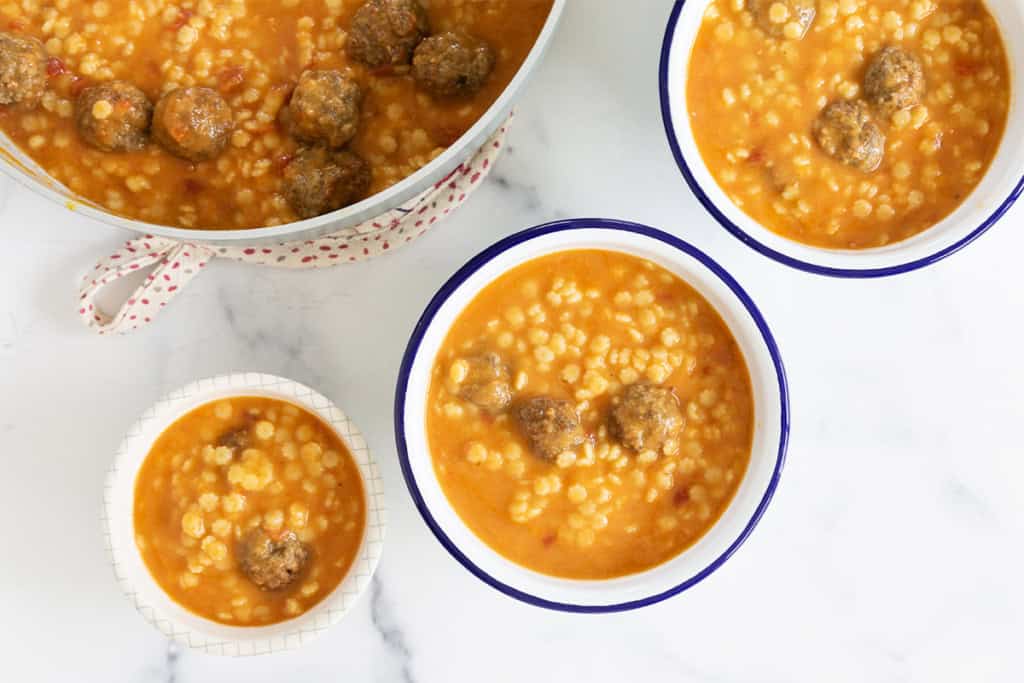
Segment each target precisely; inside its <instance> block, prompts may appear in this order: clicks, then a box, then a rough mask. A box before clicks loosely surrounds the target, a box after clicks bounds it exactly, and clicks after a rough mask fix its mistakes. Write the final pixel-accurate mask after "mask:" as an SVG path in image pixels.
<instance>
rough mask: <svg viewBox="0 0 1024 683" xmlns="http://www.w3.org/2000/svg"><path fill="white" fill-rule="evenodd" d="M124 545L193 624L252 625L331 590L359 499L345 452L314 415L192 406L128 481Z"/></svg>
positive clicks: (257, 404)
mask: <svg viewBox="0 0 1024 683" xmlns="http://www.w3.org/2000/svg"><path fill="white" fill-rule="evenodd" d="M134 505H135V513H134V523H135V543H136V545H137V546H138V549H139V552H140V553H141V554H142V558H143V560H144V561H145V563H146V566H147V568H148V569H149V571H150V573H151V574H152V576H153V578H154V579H156V581H157V583H158V584H159V585H160V586H161V587H162V588H163V589H164V591H166V592H167V594H168V595H169V596H170V597H171V598H172V599H173V600H174V601H175V602H177V603H179V604H181V605H182V606H184V607H185V608H187V609H189V610H190V611H192V612H194V613H195V614H198V615H199V616H201V617H205V618H207V619H211V620H213V621H218V622H221V623H225V624H232V625H235V626H258V625H266V624H272V623H275V622H278V621H283V620H286V619H291V618H293V617H295V616H298V615H299V614H302V613H303V612H305V611H307V610H308V609H310V608H311V607H313V606H314V605H316V604H317V603H318V602H320V600H322V599H323V598H324V597H325V596H326V595H328V594H329V593H330V592H331V591H333V590H334V588H335V587H336V586H337V585H338V584H339V583H340V582H341V580H342V579H343V578H344V577H345V575H346V574H347V573H348V570H349V567H350V566H351V565H352V562H353V561H354V560H355V556H356V553H357V551H358V549H359V546H360V543H361V542H362V537H363V531H364V527H365V518H366V503H365V496H364V493H363V486H362V479H361V477H360V475H359V470H358V468H357V466H356V464H355V461H354V460H353V459H352V456H351V455H350V454H349V452H348V449H347V448H346V447H345V444H344V443H343V442H342V441H341V439H340V438H338V436H337V434H335V433H334V431H333V430H332V429H330V428H329V427H328V426H327V425H325V424H324V423H323V422H322V421H321V420H320V419H319V418H318V417H316V416H315V415H313V414H312V413H310V412H308V411H306V410H305V409H303V408H300V407H299V406H296V405H293V404H291V403H287V402H285V401H280V400H277V399H272V398H264V397H234V398H227V399H223V400H220V401H217V402H215V403H209V404H206V405H204V406H201V407H199V408H196V409H195V410H194V411H192V412H191V413H189V414H187V415H185V416H184V417H182V418H180V419H179V420H178V421H177V422H175V423H174V424H172V425H171V426H170V427H168V428H167V430H166V431H164V433H163V434H161V436H160V438H159V439H158V440H157V441H156V443H155V444H154V445H153V447H152V449H151V450H150V453H149V455H148V456H147V457H146V460H145V461H144V462H143V464H142V467H141V469H140V470H139V474H138V477H137V479H136V482H135V503H134Z"/></svg>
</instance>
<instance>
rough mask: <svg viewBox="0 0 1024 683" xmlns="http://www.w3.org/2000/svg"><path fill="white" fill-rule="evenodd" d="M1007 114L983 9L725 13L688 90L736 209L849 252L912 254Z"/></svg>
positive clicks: (694, 121) (759, 8)
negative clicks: (898, 247) (892, 248)
mask: <svg viewBox="0 0 1024 683" xmlns="http://www.w3.org/2000/svg"><path fill="white" fill-rule="evenodd" d="M1009 101H1010V75H1009V71H1008V66H1007V59H1006V54H1005V50H1004V47H1003V40H1002V37H1001V35H1000V32H999V28H998V26H997V25H996V22H995V20H994V19H993V17H992V15H991V14H989V12H988V10H987V9H986V8H985V5H984V3H982V2H980V1H979V0H871V1H870V2H869V1H867V0H819V2H817V3H816V5H815V3H814V2H808V1H807V0H756V1H754V0H748V1H747V2H745V1H744V0H714V1H713V2H711V3H709V4H708V7H707V10H706V11H705V13H704V18H703V25H702V26H701V28H700V30H699V33H698V35H697V39H696V42H695V44H694V47H693V51H692V54H691V57H690V66H689V79H688V88H687V108H688V112H689V117H690V123H691V127H692V130H693V133H694V137H695V139H696V142H697V146H698V147H699V149H700V153H701V156H702V157H703V159H704V161H705V163H706V164H707V167H708V169H709V171H710V172H711V174H712V175H713V176H714V178H715V180H716V181H717V183H718V184H719V186H720V187H721V188H722V190H723V191H724V192H725V194H726V195H728V197H729V198H730V199H731V200H732V202H733V203H734V204H736V206H738V207H739V208H740V209H742V210H743V211H744V212H746V213H747V214H748V215H749V216H750V217H751V218H753V219H754V220H756V221H757V222H759V223H760V224H762V225H763V226H765V227H766V228H768V229H770V230H772V231H774V232H776V233H778V234H780V235H782V236H783V237H787V238H789V239H792V240H795V241H798V242H803V243H806V244H810V245H814V246H819V247H827V248H837V249H865V248H871V247H880V246H884V245H887V244H891V243H894V242H899V241H901V240H904V239H907V238H909V237H911V236H913V235H916V234H918V233H920V232H922V231H924V230H926V229H928V228H930V227H932V226H933V225H935V224H936V223H938V222H939V221H940V220H942V219H943V218H945V217H946V216H947V215H949V214H950V213H951V212H952V211H953V210H954V209H956V208H957V207H958V206H959V205H960V204H961V203H962V202H963V201H964V200H965V199H966V198H967V197H968V195H969V194H970V193H971V191H972V190H973V189H974V188H975V187H976V186H977V184H978V183H979V182H980V180H981V178H982V177H983V176H984V174H985V171H986V169H987V168H988V166H989V164H990V163H991V162H992V159H993V157H994V156H995V154H996V151H997V149H998V147H999V144H1000V141H1001V139H1002V136H1003V131H1004V129H1005V127H1006V118H1007V112H1008V108H1009Z"/></svg>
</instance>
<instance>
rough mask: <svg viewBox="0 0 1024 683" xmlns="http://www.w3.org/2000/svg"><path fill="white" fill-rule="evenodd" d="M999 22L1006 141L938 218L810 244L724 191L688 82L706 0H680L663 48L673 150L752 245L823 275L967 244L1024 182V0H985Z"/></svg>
mask: <svg viewBox="0 0 1024 683" xmlns="http://www.w3.org/2000/svg"><path fill="white" fill-rule="evenodd" d="M986 5H987V6H988V8H989V11H991V12H992V14H993V16H994V17H995V19H996V22H997V23H998V24H999V26H1000V28H1001V30H1002V33H1003V37H1004V41H1003V42H1004V45H1005V46H1006V50H1007V58H1008V60H1009V64H1010V80H1011V95H1010V98H1011V99H1010V112H1009V119H1008V121H1007V127H1006V131H1005V133H1004V134H1003V143H1002V144H1001V145H1000V148H999V151H998V152H997V154H996V157H995V159H993V161H992V165H991V166H990V167H989V169H988V171H987V172H986V174H985V177H984V178H983V179H982V181H981V183H979V185H978V186H977V187H976V188H975V189H974V192H972V193H971V195H970V196H969V197H968V198H967V200H966V201H965V202H964V203H963V204H961V205H960V207H959V208H957V209H956V210H955V211H954V212H953V213H951V214H950V215H949V216H947V217H946V218H945V219H943V220H942V221H940V222H939V223H938V224H936V225H935V226H933V227H931V228H930V229H928V230H925V231H924V232H922V233H920V234H918V235H915V236H913V237H911V238H909V239H906V240H903V241H902V242H897V243H895V244H891V245H887V246H885V247H879V248H877V249H863V250H842V249H824V248H821V247H812V246H808V245H805V244H801V243H799V242H795V241H793V240H789V239H786V238H785V237H782V236H780V235H778V234H776V233H774V232H772V231H771V230H768V229H767V228H765V227H763V226H762V225H760V224H759V223H757V222H756V221H754V220H753V219H752V218H750V217H749V216H748V215H747V214H745V213H744V212H743V211H742V210H741V209H739V208H738V207H737V206H736V205H735V204H733V203H732V201H731V200H730V199H729V198H728V196H726V194H725V193H724V192H723V191H722V189H721V188H720V187H719V186H718V183H717V182H715V179H714V178H713V177H712V176H711V173H710V171H708V168H707V166H706V165H705V163H704V160H703V158H702V157H701V155H700V152H699V151H698V149H697V144H696V142H695V141H694V138H693V131H692V129H691V128H690V121H689V116H688V111H689V109H688V107H687V106H686V89H687V88H686V85H687V78H688V75H689V73H688V72H689V64H690V53H691V51H692V49H693V43H694V41H695V39H696V37H697V31H698V30H699V29H700V26H701V20H702V19H703V16H704V11H705V9H707V6H708V2H707V0H676V3H675V6H674V7H673V8H672V13H671V15H670V17H669V21H668V28H667V29H666V31H665V40H664V43H663V45H662V50H661V70H660V73H659V83H660V89H661V112H662V118H663V120H664V123H665V132H666V133H667V135H668V141H669V145H670V147H671V148H672V154H673V155H674V156H675V159H676V163H677V164H678V165H679V170H680V171H682V173H683V177H684V178H685V179H686V182H687V184H689V186H690V189H691V190H693V193H694V194H695V195H696V196H697V199H698V200H699V201H700V203H701V204H703V205H704V208H705V209H707V211H708V213H710V214H711V215H712V216H713V217H714V218H715V220H717V221H718V222H719V223H720V224H721V225H722V227H724V228H725V229H726V230H728V231H729V232H731V233H732V234H733V235H735V236H736V237H738V238H739V239H740V240H741V241H743V243H744V244H746V245H747V246H749V247H751V248H753V249H755V250H757V251H759V252H761V253H762V254H764V255H765V256H768V257H769V258H772V259H774V260H776V261H778V262H779V263H783V264H785V265H787V266H791V267H793V268H799V269H800V270H805V271H808V272H812V273H818V274H821V275H832V276H836V277H851V278H868V277H883V276H886V275H896V274H898V273H905V272H908V271H911V270H916V269H917V268H921V267H923V266H927V265H931V264H933V263H935V262H937V261H940V260H942V259H944V258H945V257H947V256H949V255H950V254H953V253H954V252H957V251H959V250H960V249H962V248H964V247H965V246H967V245H968V244H970V243H971V242H973V241H974V240H975V239H976V238H978V237H979V236H981V234H982V233H984V232H985V231H986V230H988V229H989V228H990V227H992V225H994V224H995V222H996V221H998V220H999V219H1000V218H1002V216H1003V214H1004V213H1006V211H1007V210H1008V209H1009V208H1010V206H1011V205H1012V204H1013V203H1014V201H1016V200H1017V197H1019V196H1020V194H1021V191H1022V190H1024V146H1021V145H1020V144H1019V141H1020V140H1022V139H1024V89H1022V88H1021V87H1019V83H1020V78H1019V76H1020V74H1021V73H1024V42H1022V41H1019V40H1012V37H1013V36H1018V35H1022V34H1024V5H1021V3H1020V0H986Z"/></svg>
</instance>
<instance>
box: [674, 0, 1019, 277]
mask: <svg viewBox="0 0 1024 683" xmlns="http://www.w3.org/2000/svg"><path fill="white" fill-rule="evenodd" d="M686 3H687V0H675V4H674V5H673V7H672V12H671V14H670V15H669V19H668V25H667V27H666V29H665V37H664V39H663V40H662V44H661V64H660V66H659V69H658V89H659V92H660V96H661V118H662V123H663V124H664V126H665V134H666V135H667V136H668V144H669V147H670V148H671V149H672V156H673V157H675V160H676V165H677V166H678V167H679V171H680V172H681V173H682V174H683V178H684V179H685V180H686V184H687V185H689V186H690V190H691V191H692V192H693V194H694V195H695V196H696V197H697V201H699V202H700V203H701V205H702V206H703V207H704V209H705V210H706V211H707V212H708V213H710V214H711V216H712V217H713V218H714V219H715V220H716V221H718V223H719V224H720V225H721V226H722V227H723V228H725V229H726V230H728V231H729V232H730V233H732V234H733V236H734V237H736V238H738V239H739V240H740V241H741V242H743V243H744V244H746V245H747V246H748V247H750V248H751V249H753V250H755V251H757V252H759V253H761V254H762V255H764V256H767V257H768V258H770V259H772V260H774V261H777V262H779V263H781V264H783V265H786V266H789V267H790V268H796V269H797V270H803V271H806V272H808V273H815V274H817V275H828V276H830V277H841V278H877V277H888V276H890V275H899V274H901V273H909V272H910V271H913V270H917V269H918V268H923V267H925V266H930V265H932V264H934V263H938V262H939V261H941V260H942V259H944V258H946V257H947V256H950V255H952V254H955V253H956V252H958V251H960V250H961V249H963V248H964V247H966V246H967V245H968V244H970V243H971V242H973V241H974V240H976V239H978V238H979V237H981V235H982V234H984V233H985V231H987V230H988V229H989V228H991V227H992V226H993V225H995V224H996V223H997V222H998V221H999V219H1000V218H1002V217H1003V214H1005V213H1006V212H1007V211H1008V210H1009V209H1010V207H1011V206H1013V203H1014V202H1015V201H1017V198H1018V197H1020V195H1021V192H1022V191H1024V173H1022V174H1021V178H1020V180H1019V181H1018V182H1017V185H1016V186H1015V187H1014V188H1013V190H1011V191H1010V196H1009V197H1007V198H1006V199H1005V200H1004V201H1003V202H1002V203H1001V204H1000V205H999V207H998V208H997V209H996V210H995V211H994V212H993V213H992V214H991V215H990V216H989V217H988V218H986V219H985V220H984V221H982V223H981V225H979V226H978V227H977V228H975V229H974V230H972V231H971V232H970V233H968V234H967V235H965V236H964V237H962V238H961V239H960V240H958V241H957V242H955V243H953V244H951V245H949V246H947V247H943V248H942V249H940V250H939V251H936V252H935V253H933V254H929V255H928V256H923V257H921V258H918V259H915V260H913V261H908V262H906V263H900V264H897V265H894V266H885V267H882V268H833V267H831V266H822V265H818V264H816V263H811V262H809V261H802V260H800V259H797V258H793V257H792V256H787V255H786V254H783V253H782V252H780V251H776V250H775V249H772V248H771V247H769V246H767V245H765V244H762V243H761V242H758V241H757V240H756V239H754V238H753V237H752V236H751V235H750V234H749V233H747V232H746V231H744V230H743V229H742V228H740V227H739V226H738V225H736V224H735V223H733V222H732V221H731V220H729V219H728V218H727V217H726V216H725V214H724V213H722V211H721V210H720V209H719V208H718V207H717V206H716V205H715V204H714V203H713V202H712V201H711V199H710V198H709V197H708V196H707V194H706V193H705V192H704V190H703V189H702V188H701V186H700V184H699V183H698V182H697V179H696V178H695V177H694V175H693V172H692V171H691V170H690V167H689V165H688V164H687V163H686V159H685V158H684V156H683V152H682V150H681V149H680V147H679V139H678V137H677V136H676V130H675V123H674V122H673V120H672V113H671V106H670V104H669V98H668V61H669V57H670V55H671V53H672V45H673V37H674V36H675V32H676V24H678V23H679V15H680V13H681V12H682V11H683V6H684V5H685V4H686ZM1004 142H1005V140H1004Z"/></svg>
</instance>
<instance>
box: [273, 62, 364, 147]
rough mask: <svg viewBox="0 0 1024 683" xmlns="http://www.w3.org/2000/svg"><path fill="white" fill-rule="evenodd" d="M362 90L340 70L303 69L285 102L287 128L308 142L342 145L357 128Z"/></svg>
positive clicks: (352, 136) (298, 137)
mask: <svg viewBox="0 0 1024 683" xmlns="http://www.w3.org/2000/svg"><path fill="white" fill-rule="evenodd" d="M362 101H363V91H362V89H361V88H360V87H359V84H358V83H356V82H355V81H353V80H352V79H351V78H346V77H345V76H344V75H343V74H342V73H341V72H340V71H305V72H303V74H302V76H301V77H300V78H299V84H298V85H297V86H296V87H295V92H293V93H292V101H291V104H290V105H289V114H290V119H289V120H290V121H291V132H292V135H294V136H295V137H296V138H297V139H299V140H301V141H303V142H308V143H310V144H324V145H327V146H328V147H344V146H345V145H346V144H348V142H349V141H350V140H352V138H354V137H355V136H356V132H357V131H358V130H359V112H360V105H361V104H362Z"/></svg>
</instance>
